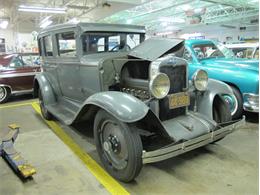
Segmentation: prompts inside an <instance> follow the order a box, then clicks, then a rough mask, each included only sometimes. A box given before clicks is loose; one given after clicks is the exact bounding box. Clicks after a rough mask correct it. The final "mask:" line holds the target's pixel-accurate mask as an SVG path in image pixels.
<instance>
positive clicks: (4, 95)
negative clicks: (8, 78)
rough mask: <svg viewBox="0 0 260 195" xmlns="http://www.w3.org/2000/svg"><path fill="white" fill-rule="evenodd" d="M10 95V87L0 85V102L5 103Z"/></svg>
mask: <svg viewBox="0 0 260 195" xmlns="http://www.w3.org/2000/svg"><path fill="white" fill-rule="evenodd" d="M9 96H10V89H9V88H7V87H1V86H0V104H2V103H5V102H6V101H7V100H8V98H9Z"/></svg>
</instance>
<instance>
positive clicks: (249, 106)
mask: <svg viewBox="0 0 260 195" xmlns="http://www.w3.org/2000/svg"><path fill="white" fill-rule="evenodd" d="M248 96H249V97H255V98H257V100H258V101H256V102H253V103H252V102H249V101H247V98H248ZM243 99H244V103H243V108H244V110H245V111H248V112H256V113H258V112H259V95H258V94H254V93H243Z"/></svg>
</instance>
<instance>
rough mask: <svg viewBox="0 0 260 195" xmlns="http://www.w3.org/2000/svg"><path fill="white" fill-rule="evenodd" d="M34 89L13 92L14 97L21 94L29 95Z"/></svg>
mask: <svg viewBox="0 0 260 195" xmlns="http://www.w3.org/2000/svg"><path fill="white" fill-rule="evenodd" d="M32 92H33V89H27V90H21V91H12V95H20V94H27V93H32Z"/></svg>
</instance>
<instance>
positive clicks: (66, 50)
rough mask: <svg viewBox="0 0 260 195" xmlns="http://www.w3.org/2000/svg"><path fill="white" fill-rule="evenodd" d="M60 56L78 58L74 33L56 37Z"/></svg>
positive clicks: (60, 34) (61, 34)
mask: <svg viewBox="0 0 260 195" xmlns="http://www.w3.org/2000/svg"><path fill="white" fill-rule="evenodd" d="M56 38H57V43H58V55H59V56H65V57H75V56H76V40H75V33H74V32H65V33H59V34H57V35H56Z"/></svg>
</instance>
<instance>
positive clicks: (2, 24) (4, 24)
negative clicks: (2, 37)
mask: <svg viewBox="0 0 260 195" xmlns="http://www.w3.org/2000/svg"><path fill="white" fill-rule="evenodd" d="M8 24H9V22H8V21H7V20H2V21H0V28H2V29H6V28H7V26H8Z"/></svg>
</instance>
